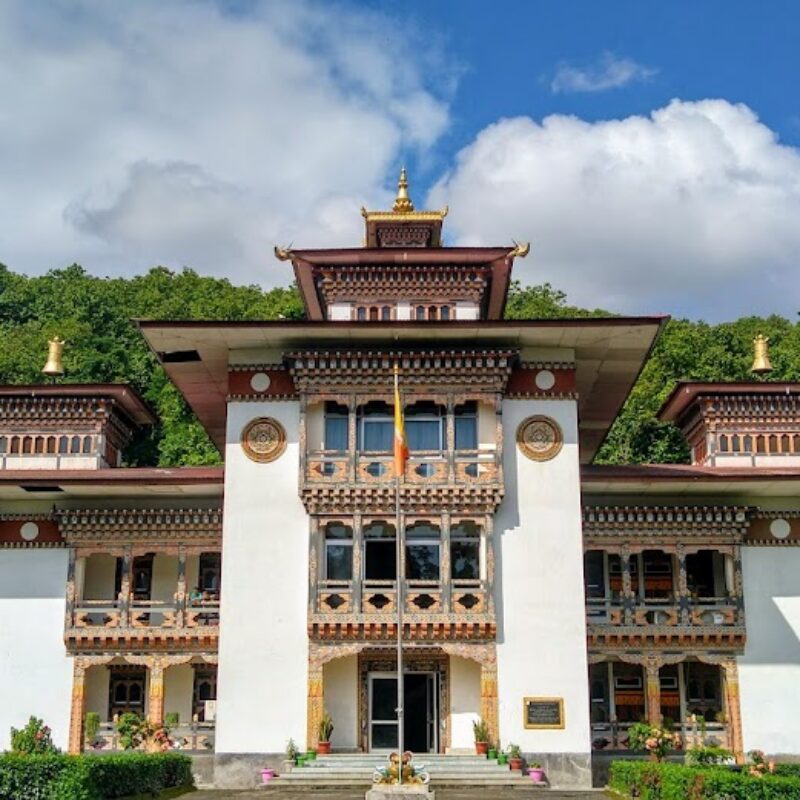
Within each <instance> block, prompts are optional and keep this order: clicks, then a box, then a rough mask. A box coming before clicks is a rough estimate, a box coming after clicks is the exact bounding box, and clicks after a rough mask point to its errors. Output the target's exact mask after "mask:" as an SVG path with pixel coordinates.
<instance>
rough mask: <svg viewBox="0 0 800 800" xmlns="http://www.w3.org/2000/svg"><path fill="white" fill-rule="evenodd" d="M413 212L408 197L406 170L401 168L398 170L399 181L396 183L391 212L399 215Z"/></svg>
mask: <svg viewBox="0 0 800 800" xmlns="http://www.w3.org/2000/svg"><path fill="white" fill-rule="evenodd" d="M413 210H414V204H413V203H412V202H411V198H410V197H409V196H408V175H407V174H406V168H405V167H403V168H402V169H401V170H400V180H399V181H397V197H396V198H395V201H394V205H393V206H392V211H396V212H398V213H399V214H409V213H410V212H412V211H413Z"/></svg>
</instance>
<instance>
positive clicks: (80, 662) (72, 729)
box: [68, 657, 87, 755]
mask: <svg viewBox="0 0 800 800" xmlns="http://www.w3.org/2000/svg"><path fill="white" fill-rule="evenodd" d="M86 667H87V664H86V662H85V661H84V659H83V658H80V657H77V658H75V660H74V662H73V664H72V700H71V704H70V718H69V742H68V749H69V752H70V753H72V754H73V755H75V754H77V753H80V752H81V751H82V750H83V717H84V707H85V703H86Z"/></svg>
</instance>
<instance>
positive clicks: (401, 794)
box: [365, 783, 436, 800]
mask: <svg viewBox="0 0 800 800" xmlns="http://www.w3.org/2000/svg"><path fill="white" fill-rule="evenodd" d="M365 800H436V792H432V791H431V790H430V788H429V787H427V786H424V785H422V784H419V783H417V784H413V783H412V784H407V785H403V786H373V787H372V788H371V789H370V790H368V791H367V793H366V795H365Z"/></svg>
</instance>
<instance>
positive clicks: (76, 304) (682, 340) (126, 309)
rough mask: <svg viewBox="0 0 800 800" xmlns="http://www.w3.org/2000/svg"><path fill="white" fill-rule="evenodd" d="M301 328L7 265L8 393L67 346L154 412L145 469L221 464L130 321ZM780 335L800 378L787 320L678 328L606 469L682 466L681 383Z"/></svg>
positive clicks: (74, 377) (286, 297) (787, 373)
mask: <svg viewBox="0 0 800 800" xmlns="http://www.w3.org/2000/svg"><path fill="white" fill-rule="evenodd" d="M604 313H606V312H603V311H602V310H587V309H581V308H576V307H574V306H570V305H569V304H568V302H567V298H566V297H565V296H564V295H563V294H562V293H561V292H559V291H557V290H555V289H553V288H551V287H550V286H549V285H543V286H532V287H521V286H520V285H519V284H516V283H515V284H514V285H513V286H512V289H511V294H510V298H509V303H508V309H507V316H508V317H509V318H516V319H531V318H536V317H572V316H595V315H602V314H604ZM279 316H283V317H285V318H288V319H299V318H301V317H302V316H303V311H302V304H301V302H300V299H299V297H298V295H297V292H296V291H295V290H294V289H293V288H286V289H272V290H269V291H264V290H262V289H261V288H260V287H258V286H233V285H232V284H231V283H229V282H228V281H226V280H220V279H217V278H203V277H200V276H199V275H197V273H195V272H193V271H192V270H184V271H182V272H179V273H176V272H171V271H169V270H167V269H163V268H160V267H159V268H155V269H152V270H150V272H148V273H147V274H145V275H140V276H136V277H134V278H131V279H123V278H113V279H112V278H97V277H94V276H91V275H89V274H88V273H87V272H85V271H84V270H83V269H82V268H81V267H79V266H78V265H72V266H71V267H68V268H66V269H62V270H53V271H51V272H49V273H47V275H44V276H41V277H35V278H28V277H26V276H23V275H18V274H16V273H14V272H12V271H11V270H9V269H8V268H6V267H4V266H2V265H0V383H41V382H42V381H43V378H44V376H42V374H41V368H42V365H43V363H44V360H45V357H46V353H47V340H48V339H49V338H52V337H53V336H55V335H59V336H61V337H62V338H64V339H66V340H67V342H68V344H67V347H66V348H65V354H64V363H65V367H66V370H67V377H66V380H67V381H70V382H88V381H96V382H107V381H123V382H129V383H131V384H133V385H134V386H135V387H136V388H137V389H138V390H139V391H140V392H141V393H142V395H143V396H144V397H145V398H146V399H147V400H148V401H149V402H150V403H151V404H152V405H153V406H154V408H155V409H156V410H157V412H158V415H159V417H160V419H161V424H160V425H159V426H157V428H156V429H154V430H152V431H151V432H150V433H149V434H148V436H147V437H145V438H143V439H142V440H141V441H139V442H137V443H136V445H135V446H134V447H133V448H132V449H131V451H130V452H129V453H127V454H126V457H127V462H128V463H129V464H136V465H154V464H158V465H161V466H175V465H180V464H214V463H218V462H219V454H218V453H217V451H216V449H215V448H214V447H213V446H212V445H211V443H210V442H209V440H208V438H207V437H206V435H205V433H204V432H203V430H202V428H201V427H200V426H199V425H198V423H197V422H196V421H195V420H194V418H193V417H192V415H191V413H190V412H189V411H188V409H187V408H186V406H185V404H184V403H183V402H182V400H181V398H180V396H179V394H178V393H177V391H176V390H175V389H174V388H173V386H172V385H171V384H170V383H169V381H168V380H167V378H166V376H165V374H164V372H163V370H162V369H161V368H160V367H159V366H158V364H157V363H156V360H155V358H154V357H153V356H152V354H151V353H150V352H149V350H148V348H147V346H146V345H145V343H144V340H143V339H142V337H141V336H140V335H139V333H138V331H137V329H136V326H135V325H134V324H132V323H131V319H135V318H148V319H220V320H223V319H224V320H237V319H276V318H278V317H279ZM756 333H764V334H765V335H767V336H769V337H770V356H771V359H772V364H773V367H774V371H773V372H772V374H771V376H770V379H771V380H800V329H799V328H798V325H797V324H796V323H794V322H791V321H789V320H787V319H784V318H783V317H778V316H772V317H769V318H767V319H762V318H758V317H745V318H742V319H739V320H736V321H735V322H727V323H722V324H719V325H708V324H706V323H704V322H692V321H689V320H672V321H671V322H670V323H669V325H668V326H667V328H666V330H665V332H664V334H663V335H662V337H661V339H660V341H659V343H658V345H657V346H656V348H655V351H654V353H653V356H652V358H651V359H650V361H649V363H648V364H647V366H646V367H645V369H644V371H643V372H642V375H641V377H640V378H639V381H638V383H637V384H636V387H635V388H634V390H633V393H632V394H631V397H630V399H629V401H628V403H627V405H626V406H625V409H624V410H623V412H622V414H621V416H620V418H619V419H618V420H617V422H616V424H615V426H614V428H613V429H612V431H611V434H610V435H609V437H608V440H607V442H606V444H605V446H604V447H603V449H602V450H601V452H600V454H599V456H598V461H602V462H606V463H630V462H646V461H654V462H680V461H685V460H686V459H687V456H688V453H687V451H686V448H685V447H684V445H683V442H682V440H681V437H680V436H679V435H678V433H677V431H676V429H674V428H673V427H672V426H669V425H662V424H660V423H658V422H657V421H656V419H655V412H656V411H657V410H658V408H659V406H660V405H661V403H662V401H663V400H664V398H665V397H666V396H667V394H668V393H669V391H670V390H671V389H672V387H673V386H674V384H675V381H677V380H679V379H681V378H689V379H695V380H739V379H749V378H750V373H749V369H750V365H751V363H752V339H753V337H754V336H755V334H756Z"/></svg>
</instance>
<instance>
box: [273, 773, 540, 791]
mask: <svg viewBox="0 0 800 800" xmlns="http://www.w3.org/2000/svg"><path fill="white" fill-rule="evenodd" d="M370 785H372V782H371V781H370V780H369V779H365V778H364V777H363V776H351V777H347V776H344V775H339V776H335V777H334V776H329V777H326V778H325V780H319V779H316V780H311V779H301V778H299V777H297V776H295V777H292V773H289V774H287V775H282V776H280V777H278V778H273V779H272V780H271V781H270V782H269V783H268V784H266V785H265V786H264V787H263V788H264V789H280V788H284V789H287V790H288V789H292V790H294V789H311V790H313V789H316V790H324V789H330V788H337V789H339V788H347V787H352V788H365V787H368V786H370ZM431 786H432V787H433V788H435V789H436V788H440V787H455V788H459V787H461V788H463V787H474V788H481V787H486V788H499V787H508V788H514V789H521V790H525V789H535V790H538V789H545V788H547V787H546V784H538V783H534V782H533V781H531V779H530V778H528V777H522V776H519V775H517V776H512V777H504V778H501V777H499V776H494V777H488V776H487V777H475V776H473V777H469V778H465V777H464V776H460V775H459V776H449V775H440V776H437V777H436V778H435V779H434V778H431Z"/></svg>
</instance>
